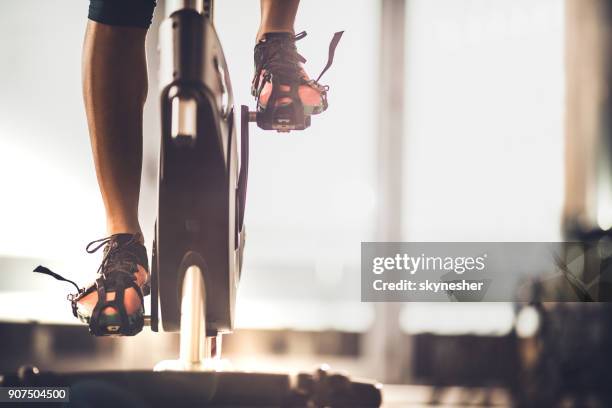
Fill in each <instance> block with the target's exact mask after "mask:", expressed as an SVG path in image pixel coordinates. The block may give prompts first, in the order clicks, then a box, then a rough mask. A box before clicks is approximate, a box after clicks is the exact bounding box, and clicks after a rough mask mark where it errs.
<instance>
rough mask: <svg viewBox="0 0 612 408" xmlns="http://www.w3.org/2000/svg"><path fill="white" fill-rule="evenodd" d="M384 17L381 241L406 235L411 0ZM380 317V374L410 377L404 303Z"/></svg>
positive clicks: (372, 346)
mask: <svg viewBox="0 0 612 408" xmlns="http://www.w3.org/2000/svg"><path fill="white" fill-rule="evenodd" d="M381 6H382V13H381V20H380V27H381V31H380V34H381V35H380V50H381V51H380V65H379V67H380V73H379V82H378V83H379V84H380V88H379V89H380V91H379V99H378V101H379V119H378V120H379V131H378V135H377V141H378V157H377V162H378V169H379V173H378V195H377V197H378V199H379V203H380V204H379V206H378V218H377V234H376V239H377V241H381V242H392V241H401V240H402V207H403V203H402V195H403V181H402V174H403V166H402V161H403V139H404V94H405V84H404V78H405V74H404V72H405V64H404V55H405V52H406V51H405V48H406V45H405V23H406V21H405V20H406V0H382V1H381ZM374 307H375V313H376V320H375V323H374V325H373V327H372V328H371V329H370V331H369V333H368V336H367V337H366V339H365V341H366V343H367V346H366V349H367V350H368V355H366V358H367V359H368V360H370V361H371V362H372V363H371V366H372V367H376V368H377V372H376V373H375V376H376V377H377V379H378V380H381V381H384V382H391V383H398V382H402V381H405V380H406V371H407V370H406V369H405V366H407V365H408V364H409V359H410V354H411V345H410V343H409V342H407V341H406V336H405V335H403V334H402V332H401V329H400V327H399V314H400V311H401V307H402V304H401V303H376V304H374Z"/></svg>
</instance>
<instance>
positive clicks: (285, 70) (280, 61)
mask: <svg viewBox="0 0 612 408" xmlns="http://www.w3.org/2000/svg"><path fill="white" fill-rule="evenodd" d="M304 37H306V32H305V31H302V32H301V33H299V34H296V35H295V36H294V37H293V39H294V41H288V37H273V36H270V37H268V38H266V40H265V41H263V42H262V43H261V47H262V53H263V54H264V55H265V58H263V62H262V64H261V66H260V67H259V70H258V71H259V72H261V71H265V72H266V74H265V75H266V76H267V78H266V80H269V79H270V77H271V76H272V75H274V76H277V77H278V78H279V80H280V81H281V82H292V81H296V80H297V81H299V80H301V78H302V73H301V68H300V63H304V62H306V59H305V58H304V57H302V56H301V55H300V54H299V53H298V52H297V48H296V46H295V41H298V40H301V39H302V38H304Z"/></svg>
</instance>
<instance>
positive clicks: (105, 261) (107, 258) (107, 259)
mask: <svg viewBox="0 0 612 408" xmlns="http://www.w3.org/2000/svg"><path fill="white" fill-rule="evenodd" d="M112 237H113V236H112V235H111V236H109V237H105V238H100V239H96V240H94V241H91V242H90V243H89V244H87V246H86V247H85V251H87V253H89V254H93V253H94V252H97V251H98V250H99V249H100V248H102V247H103V246H105V245H107V244H110V243H111V241H112ZM134 242H136V236H133V237H132V238H131V239H130V240H129V241H127V242H126V243H124V244H122V245H119V243H118V242H117V241H112V244H111V245H110V246H109V249H108V251H106V253H105V254H104V257H103V258H102V263H101V264H100V267H99V268H98V271H97V273H98V274H99V275H102V276H103V277H104V278H106V276H105V275H104V270H105V269H106V267H107V266H109V265H110V264H111V262H113V260H114V257H115V255H116V254H117V252H118V251H119V249H121V248H123V247H125V246H128V245H130V244H132V243H134ZM94 244H98V245H97V246H96V247H95V248H93V249H90V247H91V246H92V245H94ZM130 255H133V254H131V253H130ZM34 272H37V273H42V274H45V275H49V276H51V277H53V278H55V279H57V280H59V281H64V282H68V283H71V284H73V285H74V287H75V288H76V289H77V293H76V294H69V295H68V300H69V301H71V302H72V301H73V300H74V299H75V298H76V297H77V296H78V295H80V294H81V293H82V292H84V291H85V288H84V287H83V288H79V285H77V284H76V283H75V282H74V281H72V280H70V279H67V278H65V277H63V276H62V275H60V274H58V273H55V272H53V271H52V270H50V269H49V268H47V267H45V266H42V265H38V266H37V267H36V268H35V269H34Z"/></svg>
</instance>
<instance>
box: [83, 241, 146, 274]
mask: <svg viewBox="0 0 612 408" xmlns="http://www.w3.org/2000/svg"><path fill="white" fill-rule="evenodd" d="M112 238H113V236H112V235H111V236H110V237H106V238H100V239H96V240H95V241H91V242H90V243H89V244H87V246H86V247H85V251H87V253H88V254H93V253H95V252H97V251H98V250H99V249H100V248H102V247H103V246H107V245H108V250H107V251H106V252H105V254H104V257H103V258H102V263H100V267H99V268H98V272H97V273H98V274H99V275H102V276H103V277H104V278H106V275H105V274H104V271H105V270H106V268H107V266H109V265H110V264H111V263H112V262H113V261H114V258H115V255H116V254H117V253H118V252H119V250H120V249H122V248H125V247H127V246H129V245H131V244H133V243H134V242H136V235H134V236H132V238H130V240H129V241H127V242H125V243H123V244H119V242H117V241H116V240H115V241H113V240H112ZM94 244H98V245H97V246H96V247H95V248H93V249H90V247H91V246H92V245H94ZM128 253H129V255H130V257H134V258H135V255H134V254H132V253H131V252H129V251H128Z"/></svg>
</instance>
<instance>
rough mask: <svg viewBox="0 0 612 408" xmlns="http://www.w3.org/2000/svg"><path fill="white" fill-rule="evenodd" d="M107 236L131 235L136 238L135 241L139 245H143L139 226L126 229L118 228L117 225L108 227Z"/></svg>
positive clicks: (124, 227)
mask: <svg viewBox="0 0 612 408" xmlns="http://www.w3.org/2000/svg"><path fill="white" fill-rule="evenodd" d="M107 233H108V235H109V236H110V235H116V234H132V235H135V236H136V239H137V240H138V242H139V243H140V244H141V245H144V236H143V235H142V230H141V229H140V226H136V227H127V226H118V225H109V226H108V227H107Z"/></svg>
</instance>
